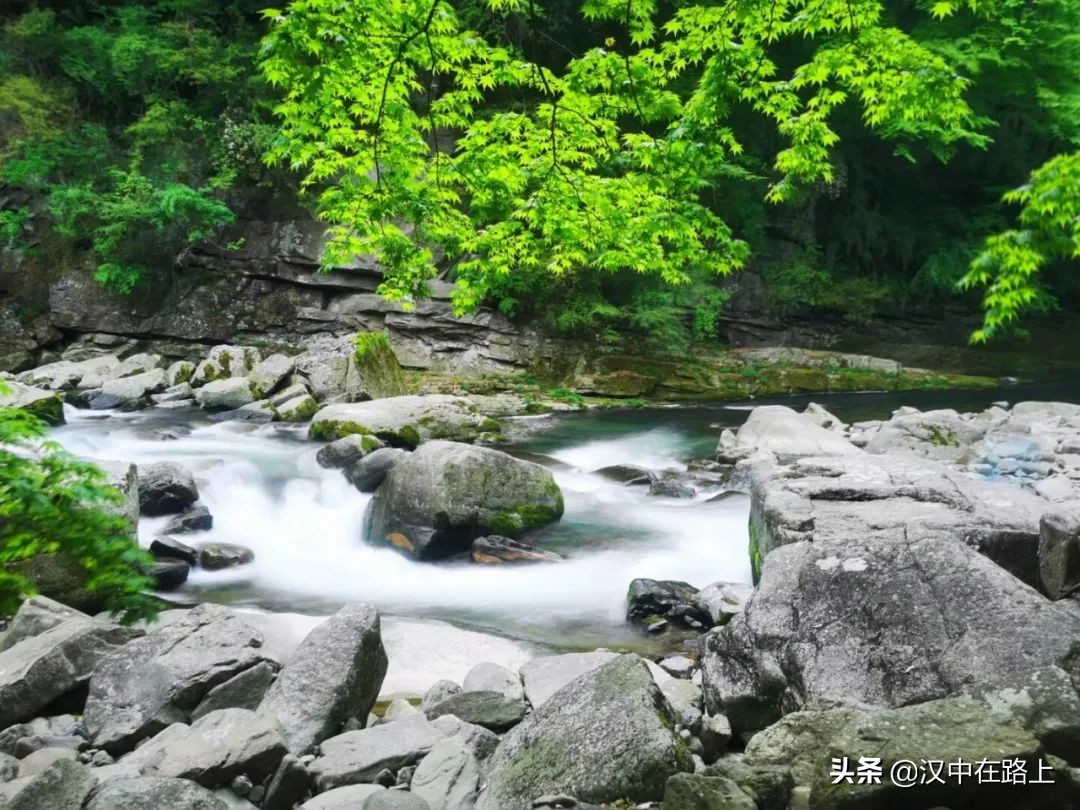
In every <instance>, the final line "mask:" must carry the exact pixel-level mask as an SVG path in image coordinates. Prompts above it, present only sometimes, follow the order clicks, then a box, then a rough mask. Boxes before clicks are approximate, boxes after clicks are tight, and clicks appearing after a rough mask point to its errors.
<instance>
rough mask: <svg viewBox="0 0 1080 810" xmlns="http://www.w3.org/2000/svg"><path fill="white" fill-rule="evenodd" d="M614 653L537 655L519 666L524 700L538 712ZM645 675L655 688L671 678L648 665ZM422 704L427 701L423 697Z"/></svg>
mask: <svg viewBox="0 0 1080 810" xmlns="http://www.w3.org/2000/svg"><path fill="white" fill-rule="evenodd" d="M616 657H617V654H616V653H613V652H609V651H608V650H594V651H592V652H582V653H563V654H562V655H541V656H538V657H536V658H533V659H531V660H529V661H526V662H525V663H524V664H522V665H521V680H522V682H523V684H524V689H525V698H526V699H527V700H528V701H529V704H530V705H531V706H532V707H533V708H534V709H538V708H540V706H542V705H543V704H544V703H546V702H547V701H548V700H549V699H550V698H551V696H552V695H554V694H555V693H556V692H558V691H559V690H560V689H562V688H563V687H564V686H566V685H567V684H568V683H570V682H571V681H574V680H576V679H578V678H580V677H581V676H582V675H584V674H585V673H586V672H592V671H593V670H595V669H598V668H599V667H601V666H603V665H604V664H607V663H609V662H611V661H612V660H614V659H615V658H616ZM647 665H648V667H649V671H650V672H651V673H652V675H653V680H654V681H656V683H657V684H658V685H663V684H664V683H666V682H667V681H670V680H671V676H670V675H668V674H667V673H665V672H664V671H663V670H661V669H660V667H658V666H656V665H655V664H653V663H652V662H648V664H647ZM424 700H425V703H427V698H426V697H425V699H424Z"/></svg>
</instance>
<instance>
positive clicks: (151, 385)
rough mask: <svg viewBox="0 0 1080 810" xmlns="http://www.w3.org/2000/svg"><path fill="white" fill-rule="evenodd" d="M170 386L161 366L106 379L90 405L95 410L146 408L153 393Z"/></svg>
mask: <svg viewBox="0 0 1080 810" xmlns="http://www.w3.org/2000/svg"><path fill="white" fill-rule="evenodd" d="M168 387H169V381H168V378H167V377H166V376H165V372H164V370H162V369H160V368H155V369H151V370H149V371H144V372H142V373H141V374H133V375H132V376H130V377H119V378H116V379H110V380H106V381H105V383H104V384H103V385H102V386H101V391H100V392H99V393H98V394H97V395H96V396H95V397H94V398H93V399H91V400H90V407H91V408H93V409H94V410H102V409H106V408H124V409H130V408H145V407H146V406H147V405H149V404H150V395H151V394H158V393H160V392H162V391H164V390H165V389H166V388H168Z"/></svg>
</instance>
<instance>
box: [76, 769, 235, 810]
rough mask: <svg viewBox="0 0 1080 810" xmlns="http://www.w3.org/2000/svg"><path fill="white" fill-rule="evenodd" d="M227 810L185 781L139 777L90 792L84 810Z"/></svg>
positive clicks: (197, 787) (207, 791) (207, 792)
mask: <svg viewBox="0 0 1080 810" xmlns="http://www.w3.org/2000/svg"><path fill="white" fill-rule="evenodd" d="M172 808H176V810H180V808H183V810H229V809H228V805H227V804H225V802H223V801H222V800H221V799H219V798H217V797H216V796H215V795H214V794H213V793H211V792H210V791H209V790H207V789H206V788H204V787H200V786H199V785H197V784H195V783H194V782H190V781H188V780H187V779H170V778H167V777H164V776H140V777H135V778H131V779H115V780H110V781H108V782H106V783H105V784H103V785H102V786H101V787H99V788H98V789H97V790H95V791H94V794H93V796H92V798H91V799H90V803H89V804H88V805H87V806H86V810H172Z"/></svg>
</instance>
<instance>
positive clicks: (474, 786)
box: [409, 737, 480, 810]
mask: <svg viewBox="0 0 1080 810" xmlns="http://www.w3.org/2000/svg"><path fill="white" fill-rule="evenodd" d="M409 789H410V790H411V791H412V792H413V793H414V794H415V795H417V796H419V797H420V798H422V799H424V800H425V801H426V802H427V803H428V806H429V807H430V808H431V810H472V808H473V806H474V805H475V803H476V796H477V794H478V792H479V790H480V766H479V764H478V763H477V761H476V757H474V756H473V754H472V752H471V751H470V750H469V748H468V747H467V746H466V745H465V743H464V742H462V741H461V740H460V739H459V738H457V737H450V738H448V739H445V740H440V741H439V742H437V743H435V745H434V747H433V748H432V749H431V751H430V752H429V753H428V755H427V756H425V757H424V758H423V759H422V760H420V764H419V765H417V766H416V771H415V772H414V773H413V778H412V782H411V784H410V786H409Z"/></svg>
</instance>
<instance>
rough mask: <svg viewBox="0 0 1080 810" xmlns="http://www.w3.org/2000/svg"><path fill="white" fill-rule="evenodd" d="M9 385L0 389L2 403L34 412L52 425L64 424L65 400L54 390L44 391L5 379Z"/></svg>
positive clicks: (4, 381) (0, 402)
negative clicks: (5, 388)
mask: <svg viewBox="0 0 1080 810" xmlns="http://www.w3.org/2000/svg"><path fill="white" fill-rule="evenodd" d="M3 385H4V386H6V387H7V390H6V391H4V390H2V389H0V405H3V406H5V407H8V408H17V409H19V410H20V411H26V412H27V413H29V414H33V415H34V416H36V417H37V418H38V419H41V420H42V421H44V422H46V423H48V424H50V425H62V424H64V400H62V399H61V398H60V395H59V394H56V393H55V392H53V391H44V390H42V389H40V388H34V387H32V386H29V385H23V384H21V383H17V382H15V381H14V380H3Z"/></svg>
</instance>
